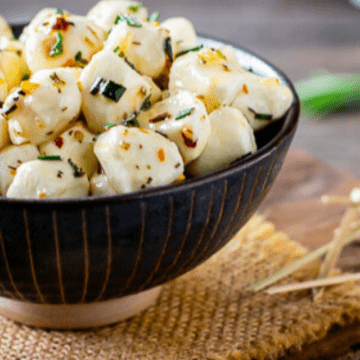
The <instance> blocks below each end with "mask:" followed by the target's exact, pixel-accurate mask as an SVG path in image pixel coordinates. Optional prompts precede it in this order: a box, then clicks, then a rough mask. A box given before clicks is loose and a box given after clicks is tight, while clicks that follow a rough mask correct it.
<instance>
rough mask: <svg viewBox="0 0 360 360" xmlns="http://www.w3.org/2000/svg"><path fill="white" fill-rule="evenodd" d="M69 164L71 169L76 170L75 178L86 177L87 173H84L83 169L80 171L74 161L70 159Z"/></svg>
mask: <svg viewBox="0 0 360 360" xmlns="http://www.w3.org/2000/svg"><path fill="white" fill-rule="evenodd" d="M68 163H69V164H70V165H71V167H72V168H73V169H74V177H78V178H79V177H83V176H84V175H85V173H84V172H83V170H82V169H80V168H79V167H77V166H76V165H75V164H74V163H73V162H72V161H71V159H68Z"/></svg>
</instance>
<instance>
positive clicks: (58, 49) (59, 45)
mask: <svg viewBox="0 0 360 360" xmlns="http://www.w3.org/2000/svg"><path fill="white" fill-rule="evenodd" d="M56 39H57V41H56V44H55V45H54V47H53V48H52V50H51V51H50V56H51V57H55V56H59V55H61V54H62V53H63V37H62V35H61V34H60V33H56Z"/></svg>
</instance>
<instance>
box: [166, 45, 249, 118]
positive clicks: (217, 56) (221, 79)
mask: <svg viewBox="0 0 360 360" xmlns="http://www.w3.org/2000/svg"><path fill="white" fill-rule="evenodd" d="M241 80H242V76H241V74H240V73H238V72H234V71H231V70H230V68H229V63H228V61H227V60H226V58H225V57H224V55H223V54H222V53H221V52H219V51H216V50H211V49H207V48H203V49H201V50H200V51H191V52H189V53H187V54H185V55H182V56H179V57H178V58H177V59H176V60H175V61H174V63H173V65H172V68H171V71H170V82H169V89H170V92H171V93H172V94H176V93H178V92H179V91H180V90H185V91H189V92H191V93H192V94H194V95H195V96H197V97H198V99H200V100H202V101H203V102H204V104H205V106H206V109H207V111H208V113H211V112H212V111H214V110H215V109H218V108H219V107H220V106H222V105H224V106H228V105H230V104H231V102H232V101H233V100H234V98H235V96H236V94H237V93H238V92H239V91H240V90H241V88H242V85H243V83H242V81H241Z"/></svg>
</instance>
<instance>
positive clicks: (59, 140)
mask: <svg viewBox="0 0 360 360" xmlns="http://www.w3.org/2000/svg"><path fill="white" fill-rule="evenodd" d="M54 143H55V145H56V146H57V147H58V148H59V149H61V148H62V147H63V145H64V139H63V138H62V137H61V136H59V137H57V138H56V139H55V140H54Z"/></svg>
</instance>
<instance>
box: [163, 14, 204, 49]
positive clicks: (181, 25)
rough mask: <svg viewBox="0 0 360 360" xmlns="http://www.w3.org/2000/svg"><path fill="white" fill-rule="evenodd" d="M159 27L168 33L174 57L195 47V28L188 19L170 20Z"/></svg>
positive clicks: (177, 18)
mask: <svg viewBox="0 0 360 360" xmlns="http://www.w3.org/2000/svg"><path fill="white" fill-rule="evenodd" d="M161 26H162V27H163V28H165V29H167V30H169V31H170V37H171V46H172V49H173V52H174V56H175V55H176V54H178V53H180V52H182V51H184V50H187V49H191V48H193V47H195V46H196V44H197V43H196V39H197V36H196V32H195V28H194V25H193V24H192V23H191V22H190V21H189V20H188V19H185V18H183V17H176V18H170V19H167V20H165V21H164V22H162V23H161Z"/></svg>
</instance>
